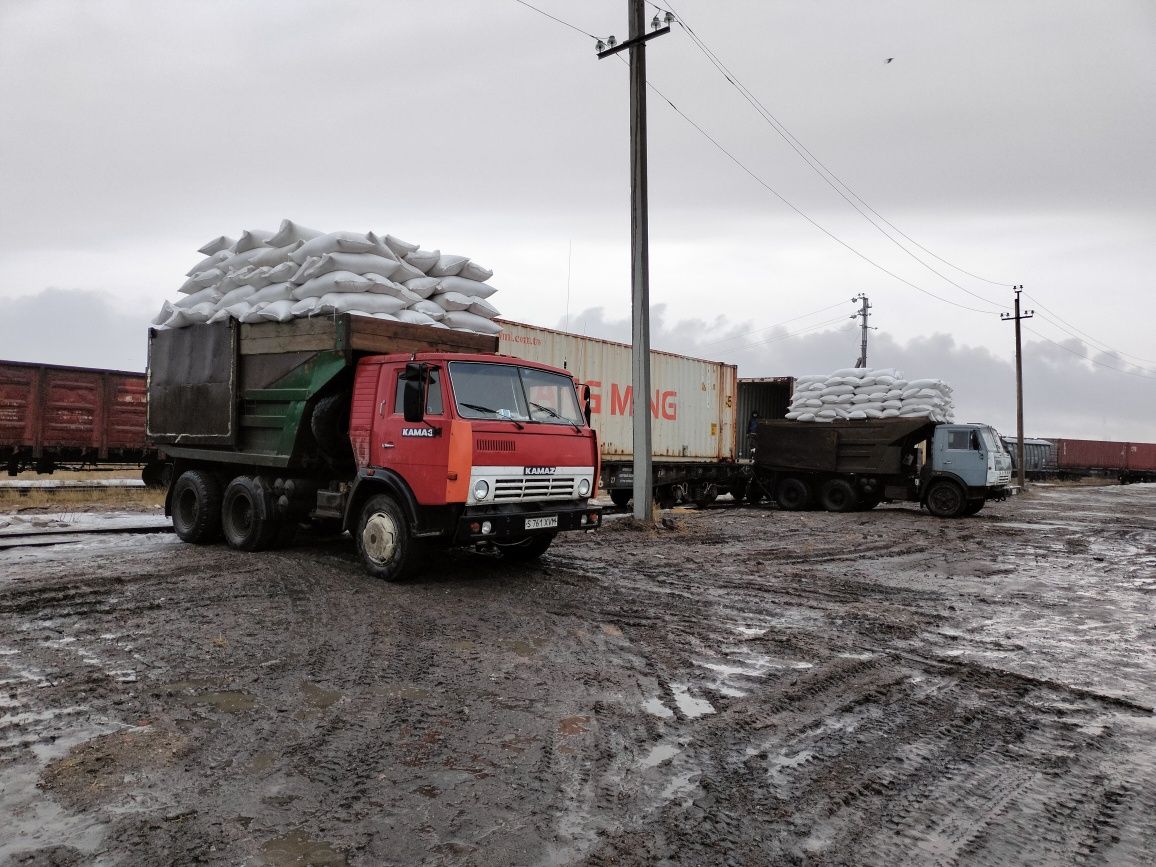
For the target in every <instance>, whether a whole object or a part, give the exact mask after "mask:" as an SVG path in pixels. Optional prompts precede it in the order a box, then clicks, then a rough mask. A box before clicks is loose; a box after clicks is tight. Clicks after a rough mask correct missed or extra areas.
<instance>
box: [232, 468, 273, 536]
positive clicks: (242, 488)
mask: <svg viewBox="0 0 1156 867" xmlns="http://www.w3.org/2000/svg"><path fill="white" fill-rule="evenodd" d="M264 496H265V494H264V492H263V491H262V490H261V486H260V485H259V484H258V483H257V481H256V480H255V479H252V478H250V477H249V476H237V478H235V479H233V481H231V482H229V485H228V487H226V488H225V496H224V498H223V499H222V502H221V530H222V531H223V532H224V535H225V542H226V543H227V544H228V545H229V547H230V548H236V549H237V550H238V551H260V550H262V549H264V548H268V547H270V546H271V545H272V544H273V542H274V541H275V540H276V539H277V537H278V535H279V532H280V530H281V523H280V522H279V521H276V520H273V519H272V518H269V517H268V516H266V517H262V512H263V511H264V506H263V504H262V503H261V500H262V498H263V497H264Z"/></svg>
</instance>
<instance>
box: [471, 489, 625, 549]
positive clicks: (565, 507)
mask: <svg viewBox="0 0 1156 867" xmlns="http://www.w3.org/2000/svg"><path fill="white" fill-rule="evenodd" d="M553 519H556V521H557V523H556V524H552V523H551V522H552V520H553ZM527 520H528V521H530V523H531V526H530V527H529V528H527V526H526V522H527ZM534 524H547V526H533V525H534ZM486 525H488V529H489V532H488V533H487V532H483V530H484V529H486ZM601 526H602V509H601V507H599V506H592V505H590V504H589V503H588V502H587V501H585V500H581V501H577V502H575V501H569V502H565V503H517V504H514V503H510V504H506V505H501V506H467V507H466V509H465V511H464V512H462V516H461V517H460V518H459V519H458V525H457V529H456V530H455V532H454V544H456V545H468V544H470V543H473V542H510V541H516V540H519V539H525V538H526V537H527V536H536V535H540V534H543V533H561V532H565V531H567V530H595V529H597V528H598V527H601Z"/></svg>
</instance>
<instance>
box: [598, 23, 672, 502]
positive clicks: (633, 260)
mask: <svg viewBox="0 0 1156 867" xmlns="http://www.w3.org/2000/svg"><path fill="white" fill-rule="evenodd" d="M626 13H627V16H628V20H629V22H630V33H629V38H628V39H627V40H626V41H625V42H623V43H622V44H621V45H614V43H613V42H611V43H610V45H611V47H610V48H608V49H607V50H605V51H599V52H598V56H599V57H600V58H603V57H609V56H611V55H612V54H617V53H618V52H619V51H622V50H623V49H627V50H629V51H630V285H631V292H630V300H631V311H632V313H631V343H632V347H633V348H632V351H631V368H632V377H631V389H632V393H633V395H634V517H635V518H637V519H638V520H640V521H646V520H649V519H650V518H651V501H652V500H653V497H654V494H653V491H654V466H653V462H652V460H651V435H650V250H649V246H648V245H649V223H648V214H647V190H646V43H647V42H648V41H649V40H650V39H653V38H654V37H655V36H661V35H662V34H663V33H669V32H670V20H667V22H666V24H667V26H666V27H661V26H659V22H658V16H657V15H656V16H655V19H654V22H653V23H654V25H655V26H654V30H653V32H651V33H646V31H645V8H644V6H643V0H626ZM599 48H601V42H599Z"/></svg>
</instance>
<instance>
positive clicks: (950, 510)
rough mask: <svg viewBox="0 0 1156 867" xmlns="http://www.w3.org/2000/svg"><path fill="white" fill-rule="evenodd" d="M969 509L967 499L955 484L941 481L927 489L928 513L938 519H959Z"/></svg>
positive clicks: (944, 480) (945, 480)
mask: <svg viewBox="0 0 1156 867" xmlns="http://www.w3.org/2000/svg"><path fill="white" fill-rule="evenodd" d="M966 508H967V497H965V496H964V494H963V489H962V488H961V487H960V486H959V485H957V484H956V483H955V482H952V481H949V480H947V479H940V480H939V481H936V482H932V483H931V487H929V488H928V489H927V511H929V512H931V514H933V515H935V517H937V518H958V517H959V516H960V515H962V514H963V513H964V509H966Z"/></svg>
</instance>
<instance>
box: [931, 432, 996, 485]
mask: <svg viewBox="0 0 1156 867" xmlns="http://www.w3.org/2000/svg"><path fill="white" fill-rule="evenodd" d="M935 443H936V452H937V455H936V457H937V461H936V464H937V466H936V469H938V470H940V471H942V472H948V473H953V474H954V475H956V476H959V478H960V479H961V480H962V481H963V483H964V484H965V485H967V486H968V487H974V488H982V487H984V486H985V485H986V484H987V453H986V451H985V450H984V448H983V443H982V442H981V441H980V437H979V431H977V430H975V429H974V428H940V429H939V430H937V431H936V432H935Z"/></svg>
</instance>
